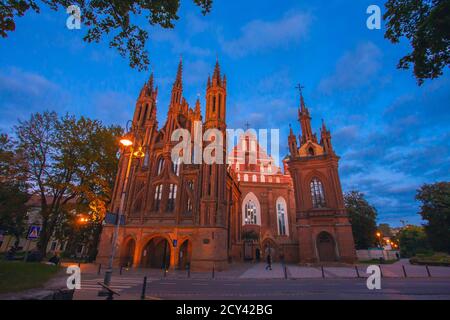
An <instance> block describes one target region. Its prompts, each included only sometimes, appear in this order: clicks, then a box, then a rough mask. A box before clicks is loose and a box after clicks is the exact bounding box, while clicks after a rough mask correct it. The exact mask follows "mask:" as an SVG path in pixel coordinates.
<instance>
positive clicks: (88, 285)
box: [81, 282, 132, 289]
mask: <svg viewBox="0 0 450 320" xmlns="http://www.w3.org/2000/svg"><path fill="white" fill-rule="evenodd" d="M83 286H85V287H96V288H100V287H101V286H100V285H98V284H93V283H92V284H90V283H83V282H82V283H81V287H82V288H83ZM131 287H132V286H125V285H115V284H113V285H111V288H112V289H114V288H123V289H129V288H131Z"/></svg>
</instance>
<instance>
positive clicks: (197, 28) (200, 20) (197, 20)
mask: <svg viewBox="0 0 450 320" xmlns="http://www.w3.org/2000/svg"><path fill="white" fill-rule="evenodd" d="M209 28H210V24H209V23H208V22H207V21H205V18H204V17H202V16H201V15H199V14H195V13H193V12H188V14H187V15H186V32H187V33H188V34H190V35H195V34H199V33H202V32H205V31H206V30H208V29H209Z"/></svg>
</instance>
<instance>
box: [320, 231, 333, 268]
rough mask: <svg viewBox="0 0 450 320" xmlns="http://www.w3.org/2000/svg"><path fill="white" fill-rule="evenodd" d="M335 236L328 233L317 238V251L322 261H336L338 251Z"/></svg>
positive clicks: (323, 233) (322, 233)
mask: <svg viewBox="0 0 450 320" xmlns="http://www.w3.org/2000/svg"><path fill="white" fill-rule="evenodd" d="M335 247H336V246H335V242H334V239H333V236H332V235H331V234H329V233H328V232H321V233H320V234H319V235H318V236H317V251H318V253H319V260H320V261H336V250H335Z"/></svg>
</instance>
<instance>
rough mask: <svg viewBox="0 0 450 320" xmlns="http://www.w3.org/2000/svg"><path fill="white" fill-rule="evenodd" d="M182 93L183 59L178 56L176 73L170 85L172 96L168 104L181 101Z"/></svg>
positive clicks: (177, 103)
mask: <svg viewBox="0 0 450 320" xmlns="http://www.w3.org/2000/svg"><path fill="white" fill-rule="evenodd" d="M182 95H183V60H182V59H181V58H180V63H179V64H178V70H177V75H176V77H175V82H174V83H173V87H172V97H171V99H170V106H171V107H173V106H174V105H179V104H180V103H181V97H182Z"/></svg>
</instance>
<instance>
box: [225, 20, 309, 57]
mask: <svg viewBox="0 0 450 320" xmlns="http://www.w3.org/2000/svg"><path fill="white" fill-rule="evenodd" d="M312 20H313V17H312V16H311V15H310V14H309V13H305V12H290V13H286V14H285V15H284V16H283V17H282V18H281V19H279V20H275V21H264V20H253V21H250V22H248V23H247V24H245V25H244V26H243V27H242V28H241V30H240V35H239V36H238V37H237V38H235V39H229V40H226V39H223V38H219V42H220V44H221V46H222V49H223V51H224V52H225V53H227V54H228V55H230V56H231V57H235V58H238V57H243V56H246V55H248V54H251V53H255V52H259V51H262V50H268V49H273V48H278V47H283V46H284V47H286V46H287V45H292V44H295V43H298V42H299V41H300V40H301V39H303V38H305V37H306V35H307V34H308V31H309V28H310V26H311V23H312Z"/></svg>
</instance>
